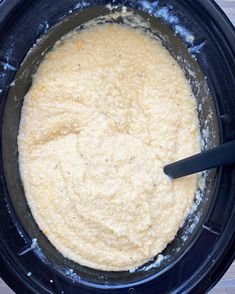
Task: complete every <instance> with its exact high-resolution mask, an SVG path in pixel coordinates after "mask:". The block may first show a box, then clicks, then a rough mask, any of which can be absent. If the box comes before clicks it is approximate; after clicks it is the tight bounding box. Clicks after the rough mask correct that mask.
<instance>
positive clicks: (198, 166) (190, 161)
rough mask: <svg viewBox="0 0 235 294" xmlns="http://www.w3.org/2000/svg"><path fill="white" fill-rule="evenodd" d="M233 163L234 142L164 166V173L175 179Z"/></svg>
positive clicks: (234, 161)
mask: <svg viewBox="0 0 235 294" xmlns="http://www.w3.org/2000/svg"><path fill="white" fill-rule="evenodd" d="M233 163H235V140H234V141H231V142H229V143H226V144H222V145H219V146H218V147H215V148H213V149H210V150H208V151H204V152H201V153H199V154H196V155H193V156H190V157H188V158H185V159H182V160H180V161H177V162H174V163H171V164H169V165H166V166H165V167H164V172H165V174H166V175H168V176H169V177H171V178H173V179H176V178H180V177H184V176H187V175H191V174H194V173H197V172H201V171H204V170H207V169H212V168H214V167H218V166H224V165H229V164H233Z"/></svg>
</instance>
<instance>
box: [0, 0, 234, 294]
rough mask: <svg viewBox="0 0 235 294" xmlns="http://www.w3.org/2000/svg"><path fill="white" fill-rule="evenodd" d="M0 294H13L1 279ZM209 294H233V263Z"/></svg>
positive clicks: (230, 0)
mask: <svg viewBox="0 0 235 294" xmlns="http://www.w3.org/2000/svg"><path fill="white" fill-rule="evenodd" d="M216 2H217V3H218V4H219V5H220V6H221V7H222V8H223V10H224V11H225V13H226V14H227V15H228V17H229V18H230V20H231V21H232V23H233V25H234V26H235V0H216ZM0 266H1V265H0ZM0 294H14V292H13V291H12V290H11V289H10V288H9V287H8V286H7V285H6V284H5V283H4V282H3V281H2V280H1V279H0ZM210 294H235V262H234V263H233V264H232V266H231V267H230V269H229V270H228V272H227V273H226V274H225V276H224V277H223V278H222V279H221V281H220V282H219V283H218V284H217V285H216V287H215V288H214V289H213V290H211V291H210Z"/></svg>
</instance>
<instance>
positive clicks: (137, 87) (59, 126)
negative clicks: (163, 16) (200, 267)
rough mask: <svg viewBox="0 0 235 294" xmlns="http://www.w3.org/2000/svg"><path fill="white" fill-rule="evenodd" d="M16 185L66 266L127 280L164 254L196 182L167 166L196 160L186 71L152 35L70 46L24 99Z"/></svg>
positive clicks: (87, 39)
mask: <svg viewBox="0 0 235 294" xmlns="http://www.w3.org/2000/svg"><path fill="white" fill-rule="evenodd" d="M18 149H19V166H20V175H21V179H22V182H23V186H24V191H25V195H26V198H27V201H28V203H29V206H30V209H31V211H32V213H33V216H34V218H35V220H36V222H37V224H38V226H39V227H40V229H41V230H42V231H43V233H44V234H45V235H46V236H47V238H48V239H49V240H50V242H51V243H52V244H53V245H54V246H55V247H56V248H57V249H58V250H59V251H60V252H61V253H62V254H63V255H64V256H65V257H67V258H69V259H71V260H73V261H75V262H77V263H79V264H81V265H84V266H88V267H91V268H95V269H101V270H106V271H123V270H129V269H132V268H135V267H137V266H140V265H142V264H144V263H145V262H147V261H149V260H151V259H152V258H153V257H154V256H156V255H157V254H159V253H161V252H162V251H163V250H164V248H165V247H166V246H167V244H168V243H169V242H171V241H172V240H173V239H174V237H175V235H176V234H177V231H178V229H179V227H180V226H181V225H182V223H183V222H184V220H185V218H186V216H187V214H188V213H189V210H190V207H191V204H192V201H193V198H194V195H195V191H196V188H197V176H196V175H192V176H188V177H186V178H182V179H177V180H175V181H172V180H171V179H169V178H168V177H167V176H166V175H165V174H164V172H163V167H164V165H165V164H167V163H170V162H173V161H176V160H179V159H182V158H184V157H187V156H190V155H192V154H194V153H197V152H199V150H200V141H199V127H198V118H197V113H196V102H195V99H194V97H193V94H192V90H191V88H190V85H189V83H188V81H187V80H186V78H185V76H184V72H183V70H182V69H181V68H180V66H179V65H178V63H177V62H176V61H175V60H174V59H173V57H172V56H171V55H170V53H169V52H168V51H167V50H166V49H165V48H164V47H163V46H162V45H161V43H160V42H158V41H157V40H156V39H154V38H152V37H151V35H150V34H147V33H144V32H142V31H141V30H138V29H134V28H131V27H127V26H124V25H118V24H106V25H96V26H93V27H90V28H87V29H85V30H83V31H80V32H73V33H71V34H69V35H67V36H66V37H65V38H64V39H63V40H62V41H61V42H59V44H57V45H56V46H55V47H54V48H53V50H51V51H50V52H49V53H48V54H47V55H46V57H45V59H44V60H43V62H42V63H41V64H40V66H39V68H38V70H37V72H36V74H35V76H34V78H33V84H32V86H31V88H30V90H29V92H28V93H27V95H26V97H25V99H24V105H23V108H22V114H21V122H20V130H19V135H18Z"/></svg>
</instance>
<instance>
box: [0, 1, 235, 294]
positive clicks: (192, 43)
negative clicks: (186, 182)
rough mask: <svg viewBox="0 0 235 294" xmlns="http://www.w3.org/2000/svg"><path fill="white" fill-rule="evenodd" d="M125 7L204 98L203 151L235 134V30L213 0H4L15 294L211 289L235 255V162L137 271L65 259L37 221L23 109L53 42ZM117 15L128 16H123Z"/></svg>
mask: <svg viewBox="0 0 235 294" xmlns="http://www.w3.org/2000/svg"><path fill="white" fill-rule="evenodd" d="M123 6H125V7H126V8H127V10H131V11H133V12H134V13H136V14H138V15H139V16H140V17H142V18H143V19H144V20H145V21H146V22H148V23H149V24H150V30H151V32H152V33H153V34H155V35H156V36H157V37H158V38H159V39H160V40H161V42H162V44H163V45H164V46H165V47H166V48H167V49H168V50H169V51H170V53H171V54H172V56H173V57H174V58H175V59H176V60H177V62H178V63H179V64H180V66H181V67H182V68H183V69H184V72H185V75H186V77H187V79H188V80H189V82H190V84H191V86H192V89H193V92H194V95H195V97H196V100H197V110H198V116H199V121H200V130H201V136H202V139H203V143H202V148H203V149H209V148H211V147H213V146H216V145H218V144H221V143H225V142H228V141H231V140H234V139H235V97H234V93H235V30H234V28H233V26H232V24H231V23H230V22H229V20H228V19H227V17H226V16H225V15H224V13H223V12H222V11H221V10H220V8H219V7H218V6H217V5H216V4H215V2H214V1H212V0H197V1H196V0H174V1H173V0H159V1H144V0H138V1H137V0H136V1H135V0H132V1H131V0H129V1H127V0H119V1H118V0H114V1H111V0H110V1H104V0H93V1H92V0H86V1H82V0H60V1H58V0H50V1H48V0H31V1H27V0H3V1H0V32H1V33H0V119H1V133H0V136H1V152H0V160H1V163H0V260H1V267H0V275H1V277H2V278H3V279H4V280H5V281H6V283H7V284H8V285H9V286H10V287H11V288H12V289H13V290H14V291H15V292H16V293H105V292H111V293H132V294H133V293H204V292H206V291H208V290H209V289H210V288H211V287H212V286H213V285H214V284H215V283H216V282H217V281H218V280H219V279H220V278H221V277H222V275H223V274H224V273H225V271H226V270H227V268H228V267H229V265H230V264H231V263H232V261H233V260H234V248H235V226H234V224H235V202H234V199H235V197H234V194H235V166H234V165H231V166H226V167H223V168H222V167H221V168H218V169H214V170H211V171H208V172H205V173H203V174H202V176H201V177H202V179H203V181H204V185H203V186H204V188H203V187H202V186H199V187H198V193H200V194H201V195H202V197H201V198H200V199H199V198H198V197H195V200H194V204H195V205H196V207H197V209H195V211H194V212H192V213H191V214H190V215H189V216H188V217H187V219H186V221H185V224H184V225H183V227H182V228H180V230H179V232H178V234H177V236H176V237H175V239H174V241H173V242H172V243H171V244H169V245H168V246H167V248H166V249H165V250H164V252H163V255H164V260H163V261H162V262H161V263H160V264H158V263H157V262H156V261H157V257H156V258H155V260H153V261H150V262H149V263H148V264H145V265H144V266H142V267H140V268H138V269H137V270H135V271H131V272H130V271H126V272H104V271H98V270H94V269H90V268H87V267H83V266H81V265H78V264H76V263H74V262H72V261H71V260H68V259H66V258H65V257H63V256H62V255H61V254H60V253H59V252H58V251H57V250H56V249H55V248H54V247H53V246H52V244H51V243H50V242H49V241H48V240H47V238H46V237H45V236H44V235H43V233H42V232H41V231H40V229H39V228H38V226H37V224H36V222H35V221H34V219H33V217H32V214H31V212H30V210H29V207H28V205H27V202H26V199H25V195H24V190H23V187H22V184H21V181H20V175H19V167H18V151H17V134H18V128H19V121H20V113H21V107H22V103H23V98H24V95H25V94H26V93H27V91H28V89H29V87H30V85H31V82H32V76H33V74H34V73H35V71H36V69H37V66H38V64H39V63H40V61H41V60H42V59H43V57H44V55H45V54H46V52H47V51H48V50H50V49H51V48H52V47H53V45H54V44H55V42H56V41H57V40H58V39H60V38H61V37H62V36H63V35H65V34H66V33H68V32H70V31H71V30H73V29H75V28H77V27H81V28H82V26H83V25H84V23H86V22H87V21H89V20H91V19H94V18H101V19H102V16H104V15H112V12H115V11H120V9H122V7H123ZM109 22H118V23H123V19H122V17H120V18H117V19H114V18H112V16H110V20H109Z"/></svg>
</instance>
